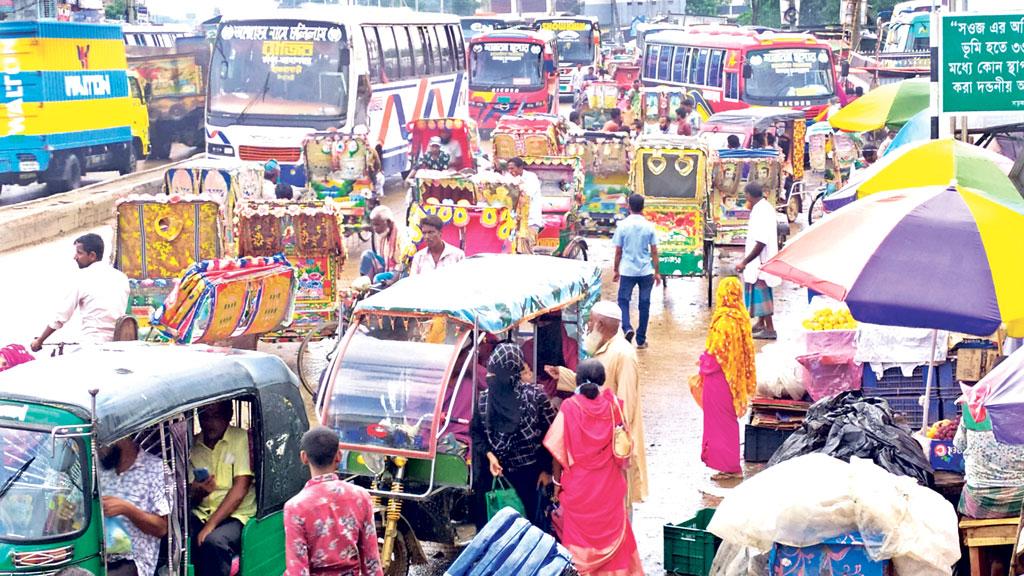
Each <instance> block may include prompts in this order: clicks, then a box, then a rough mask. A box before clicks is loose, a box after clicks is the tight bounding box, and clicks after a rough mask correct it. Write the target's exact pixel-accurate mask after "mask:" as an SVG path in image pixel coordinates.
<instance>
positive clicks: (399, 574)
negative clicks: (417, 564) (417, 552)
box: [377, 532, 409, 576]
mask: <svg viewBox="0 0 1024 576" xmlns="http://www.w3.org/2000/svg"><path fill="white" fill-rule="evenodd" d="M377 539H378V540H380V541H383V540H384V537H383V535H381V536H378V538H377ZM408 574H409V547H408V546H407V545H406V543H405V535H404V534H402V533H401V532H399V533H398V535H396V536H395V546H394V549H393V550H392V552H391V563H390V564H388V569H387V570H385V571H384V576H407V575H408Z"/></svg>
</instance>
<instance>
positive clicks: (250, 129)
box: [206, 5, 469, 186]
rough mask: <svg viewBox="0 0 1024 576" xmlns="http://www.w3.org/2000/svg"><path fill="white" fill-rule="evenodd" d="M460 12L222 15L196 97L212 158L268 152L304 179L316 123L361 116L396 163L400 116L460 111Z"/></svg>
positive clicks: (335, 124)
mask: <svg viewBox="0 0 1024 576" xmlns="http://www.w3.org/2000/svg"><path fill="white" fill-rule="evenodd" d="M465 54H466V49H465V45H464V43H463V39H462V29H461V28H460V27H459V19H458V17H456V16H453V15H447V14H437V13H425V12H414V11H412V10H409V9H407V8H372V7H361V6H338V5H320V6H310V5H307V6H304V7H303V8H301V9H281V10H274V11H272V12H269V13H267V14H266V16H260V17H249V18H245V19H241V18H231V17H228V16H225V18H224V19H223V20H222V21H221V24H220V26H219V27H218V29H217V39H216V41H215V43H214V47H213V59H212V62H211V64H210V81H209V95H208V98H207V100H206V102H207V107H206V151H207V154H208V156H209V157H210V158H211V159H214V160H217V159H220V160H226V161H236V162H237V161H238V160H242V161H246V162H266V161H267V160H271V159H273V160H277V161H278V162H279V163H280V164H281V176H282V180H284V181H285V182H287V183H289V184H292V185H296V186H301V185H304V184H305V182H306V176H305V168H304V165H303V158H302V141H303V139H304V138H305V137H306V136H307V135H308V134H309V133H310V132H313V131H316V130H327V129H331V128H334V129H337V130H340V131H342V132H352V131H356V130H359V129H363V127H365V128H366V129H368V131H369V140H370V145H371V146H379V147H380V149H381V151H382V158H381V159H382V163H383V167H384V171H385V173H387V174H394V173H396V172H399V171H401V170H404V169H405V167H406V161H407V155H408V150H409V144H408V141H407V139H406V136H407V134H406V124H407V123H408V122H411V121H413V120H417V119H420V118H440V117H449V116H454V117H460V118H468V117H469V111H468V108H467V103H466V102H467V96H466V56H465Z"/></svg>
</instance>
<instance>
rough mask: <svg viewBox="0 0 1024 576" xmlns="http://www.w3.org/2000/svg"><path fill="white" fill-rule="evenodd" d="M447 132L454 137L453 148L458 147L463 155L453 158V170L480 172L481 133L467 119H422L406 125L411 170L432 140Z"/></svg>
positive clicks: (474, 123)
mask: <svg viewBox="0 0 1024 576" xmlns="http://www.w3.org/2000/svg"><path fill="white" fill-rule="evenodd" d="M444 130H447V131H449V132H450V133H451V135H452V142H454V144H453V146H458V149H459V150H461V152H462V154H461V156H459V157H458V158H452V164H451V165H450V166H449V167H448V168H449V169H451V170H457V171H461V170H474V171H475V170H478V169H479V166H478V164H479V160H480V156H481V152H480V133H479V131H478V130H477V126H476V122H474V121H472V120H468V119H465V118H422V119H420V120H416V121H415V122H410V123H409V124H407V125H406V132H407V133H408V134H409V142H410V146H411V147H410V149H409V161H410V164H409V170H412V169H413V168H415V167H416V164H417V162H418V161H419V158H420V157H421V156H423V155H424V154H426V152H427V147H428V145H429V143H430V139H431V138H433V137H434V136H440V135H441V132H442V131H444Z"/></svg>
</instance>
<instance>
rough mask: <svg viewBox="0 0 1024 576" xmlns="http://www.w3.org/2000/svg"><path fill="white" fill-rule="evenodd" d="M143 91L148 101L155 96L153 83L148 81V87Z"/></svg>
mask: <svg viewBox="0 0 1024 576" xmlns="http://www.w3.org/2000/svg"><path fill="white" fill-rule="evenodd" d="M142 93H143V94H144V95H145V96H146V101H147V102H148V101H149V100H150V99H152V98H153V85H152V84H150V83H149V82H146V87H145V88H144V89H143V90H142Z"/></svg>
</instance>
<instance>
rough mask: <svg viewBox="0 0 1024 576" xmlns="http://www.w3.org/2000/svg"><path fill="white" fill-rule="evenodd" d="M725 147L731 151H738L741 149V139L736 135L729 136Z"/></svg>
mask: <svg viewBox="0 0 1024 576" xmlns="http://www.w3.org/2000/svg"><path fill="white" fill-rule="evenodd" d="M725 145H726V147H727V148H728V149H729V150H738V149H739V148H740V137H739V136H737V135H735V134H729V137H728V138H726V139H725Z"/></svg>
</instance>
